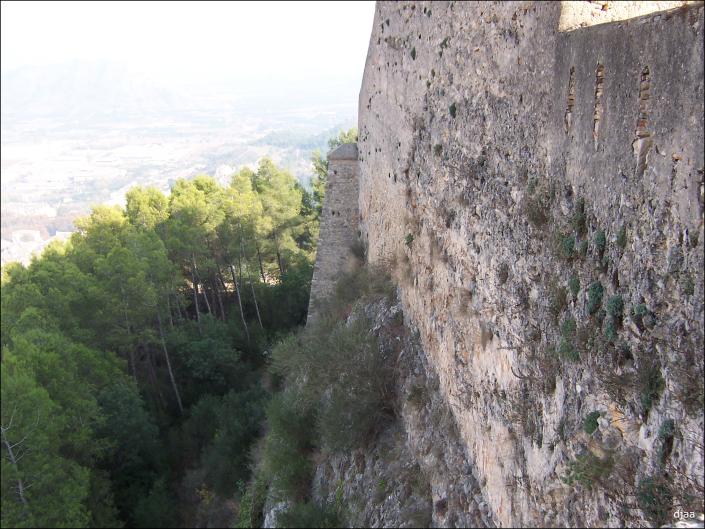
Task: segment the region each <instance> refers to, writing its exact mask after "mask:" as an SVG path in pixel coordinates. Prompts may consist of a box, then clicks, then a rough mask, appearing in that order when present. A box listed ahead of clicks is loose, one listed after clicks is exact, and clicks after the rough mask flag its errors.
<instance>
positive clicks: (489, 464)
mask: <svg viewBox="0 0 705 529" xmlns="http://www.w3.org/2000/svg"><path fill="white" fill-rule="evenodd" d="M703 11H704V10H703V7H702V4H699V5H698V4H696V5H691V6H689V7H687V8H683V9H678V10H674V11H666V12H659V13H654V14H650V15H648V16H644V17H639V18H634V19H629V20H620V21H618V22H614V23H610V24H602V25H598V26H593V27H587V28H582V29H576V30H574V31H570V32H563V31H560V30H559V20H560V18H561V4H560V3H548V2H547V3H542V2H502V3H484V2H483V3H476V2H414V3H410V2H399V3H397V2H395V3H391V2H390V3H387V2H380V3H378V4H377V11H376V14H375V21H374V27H373V32H372V36H371V39H370V47H369V51H368V57H367V64H366V68H365V73H364V78H363V86H362V89H361V92H360V104H359V105H360V106H359V127H358V128H359V141H358V149H359V155H358V158H359V161H360V193H359V207H360V215H361V224H360V228H361V232H362V237H363V239H364V241H365V242H366V245H367V252H368V258H369V260H370V261H371V262H373V263H374V262H377V263H379V262H389V263H392V264H393V265H394V268H395V275H396V278H397V280H398V282H399V284H400V290H401V299H402V303H403V307H404V313H405V315H406V316H407V317H408V318H409V320H410V321H411V322H412V324H413V326H415V327H418V329H419V331H420V337H421V342H422V344H423V349H424V351H425V353H426V354H427V356H428V361H429V364H430V365H432V366H433V369H435V370H436V371H437V372H438V375H439V378H440V391H441V393H442V394H443V395H444V397H445V399H446V400H447V402H448V404H449V405H450V407H451V409H452V410H453V416H454V419H455V421H456V422H457V425H458V428H459V431H460V436H461V438H462V440H463V443H464V445H465V447H466V450H467V453H468V456H469V460H471V461H472V462H473V464H474V465H476V467H477V473H478V476H477V477H478V482H479V483H480V485H481V489H482V493H483V496H484V498H485V499H486V507H487V509H486V512H487V513H488V514H489V515H491V516H490V517H491V518H492V519H494V520H497V522H498V524H499V525H501V526H520V525H538V526H540V525H544V524H546V525H555V526H560V525H581V524H587V525H592V526H598V525H599V526H617V525H620V524H623V523H629V524H632V523H644V521H643V517H644V516H646V515H645V514H644V513H642V512H641V511H640V510H639V509H637V506H636V504H635V500H634V497H635V494H634V491H635V489H636V487H637V486H638V484H639V483H640V482H641V481H642V480H644V478H645V477H647V476H652V475H655V474H656V473H658V472H661V471H662V470H663V468H666V467H667V468H669V469H671V470H672V472H677V473H680V474H679V475H682V476H687V477H688V478H689V479H692V480H693V483H694V485H693V486H694V487H696V488H695V490H698V489H697V487H698V486H699V487H700V490H702V486H703V482H702V479H703V453H702V446H703V441H702V430H703V411H702V404H701V401H698V400H697V399H698V397H697V390H695V389H693V388H695V387H696V385H699V386H702V369H703V368H702V344H703V338H702V337H703V243H704V240H705V237H704V234H703V207H704V198H705V197H704V191H703V189H704V188H703V174H704V173H703V170H704V163H703V143H704V142H703V122H704V109H703V95H704V93H703V92H704V89H703V25H704V20H703ZM321 237H322V241H323V240H324V234H323V228H322V231H321ZM316 266H317V268H318V263H317V265H316ZM695 383H697V384H695ZM689 388H690V389H689ZM689 394H690V395H692V396H693V397H694V398H695V402H694V403H693V402H689V401H690V397H688V395H689ZM592 412H599V417H600V419H603V418H611V420H610V422H609V424H605V423H604V422H601V420H598V421H597V426H596V430H594V431H593V432H592V433H590V434H588V433H585V431H584V422H585V420H586V417H587V416H588V414H590V413H592ZM615 418H616V419H615ZM669 425H670V426H669ZM671 426H672V427H673V428H675V433H674V434H670V433H668V432H669V431H670V430H669V428H671ZM664 432H666V433H664ZM664 447H668V448H664ZM588 453H589V454H593V456H594V457H596V458H598V459H599V458H604V459H605V461H607V460H608V454H612V455H613V457H614V461H616V463H615V464H614V468H610V469H609V472H610V474H609V477H608V478H606V479H605V480H603V481H604V483H602V482H601V483H598V484H597V485H596V486H594V487H592V488H588V487H584V486H582V485H581V484H578V485H567V484H565V483H564V482H563V480H562V478H564V477H565V476H566V474H567V473H568V472H569V469H570V468H571V467H570V465H571V463H572V462H575V461H576V460H577V458H578V457H581V454H588ZM595 454H598V455H595ZM664 454H666V455H664ZM610 486H612V487H614V488H616V489H617V490H610ZM629 495H631V496H629ZM628 496H629V497H630V498H631V499H630V500H628V501H627V500H626V498H627V497H628ZM629 502H631V503H629ZM630 517H632V518H630ZM640 517H641V518H640ZM487 521H488V522H490V520H489V519H488V520H487Z"/></svg>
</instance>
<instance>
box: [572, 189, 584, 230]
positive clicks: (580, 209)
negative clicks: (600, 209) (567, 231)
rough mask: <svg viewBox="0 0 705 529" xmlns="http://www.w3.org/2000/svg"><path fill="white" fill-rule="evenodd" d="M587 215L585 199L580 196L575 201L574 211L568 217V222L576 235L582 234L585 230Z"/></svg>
mask: <svg viewBox="0 0 705 529" xmlns="http://www.w3.org/2000/svg"><path fill="white" fill-rule="evenodd" d="M586 221H587V217H586V215H585V199H584V198H583V197H580V198H579V199H578V200H577V201H576V202H575V211H574V212H573V216H572V217H571V219H570V224H571V226H573V229H574V230H575V232H576V233H577V234H578V235H584V234H585V232H586V231H587V222H586Z"/></svg>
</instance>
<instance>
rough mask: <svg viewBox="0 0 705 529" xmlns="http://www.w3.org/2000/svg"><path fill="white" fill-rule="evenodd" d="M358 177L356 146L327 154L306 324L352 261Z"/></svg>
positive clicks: (348, 145)
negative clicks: (323, 192) (319, 229)
mask: <svg viewBox="0 0 705 529" xmlns="http://www.w3.org/2000/svg"><path fill="white" fill-rule="evenodd" d="M358 175H359V171H358V161H357V145H356V144H354V143H345V144H343V145H341V146H340V147H338V148H337V149H335V150H333V151H331V152H330V153H329V154H328V181H327V183H326V195H325V198H324V200H323V212H322V214H321V232H320V235H319V237H318V251H317V254H316V264H315V267H314V269H313V279H312V281H311V299H310V301H309V306H308V318H307V323H310V322H311V321H313V320H314V319H315V318H316V316H317V315H318V309H319V308H320V304H321V302H322V301H323V300H324V299H325V298H326V297H327V296H328V295H330V294H331V292H332V291H333V287H334V285H335V282H336V280H337V279H338V277H339V276H340V274H341V273H342V272H344V271H345V270H347V269H348V268H349V266H350V265H351V262H352V261H353V260H354V256H353V255H352V253H351V251H350V247H351V246H352V244H353V243H354V242H355V241H356V240H357V238H358V235H359V234H358V228H359V218H360V214H359V210H358V206H357V199H358V190H359V185H358Z"/></svg>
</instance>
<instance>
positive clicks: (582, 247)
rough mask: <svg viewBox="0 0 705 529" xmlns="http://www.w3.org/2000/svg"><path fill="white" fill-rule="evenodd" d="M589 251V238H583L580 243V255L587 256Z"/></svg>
mask: <svg viewBox="0 0 705 529" xmlns="http://www.w3.org/2000/svg"><path fill="white" fill-rule="evenodd" d="M587 252H588V242H587V240H585V239H583V240H582V241H580V244H579V245H578V255H580V257H585V256H586V255H587Z"/></svg>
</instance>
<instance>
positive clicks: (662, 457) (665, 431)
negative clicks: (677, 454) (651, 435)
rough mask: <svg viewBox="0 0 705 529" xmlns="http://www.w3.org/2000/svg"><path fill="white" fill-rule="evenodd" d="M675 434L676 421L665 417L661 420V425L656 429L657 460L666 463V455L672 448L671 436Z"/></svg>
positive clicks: (668, 454) (669, 453)
mask: <svg viewBox="0 0 705 529" xmlns="http://www.w3.org/2000/svg"><path fill="white" fill-rule="evenodd" d="M675 434H676V423H675V422H674V421H673V419H666V420H664V421H663V422H661V426H659V429H658V443H659V445H658V450H657V453H658V458H659V462H660V463H661V464H662V465H663V464H665V463H666V460H667V459H668V456H670V455H671V450H673V438H674V437H675Z"/></svg>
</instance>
